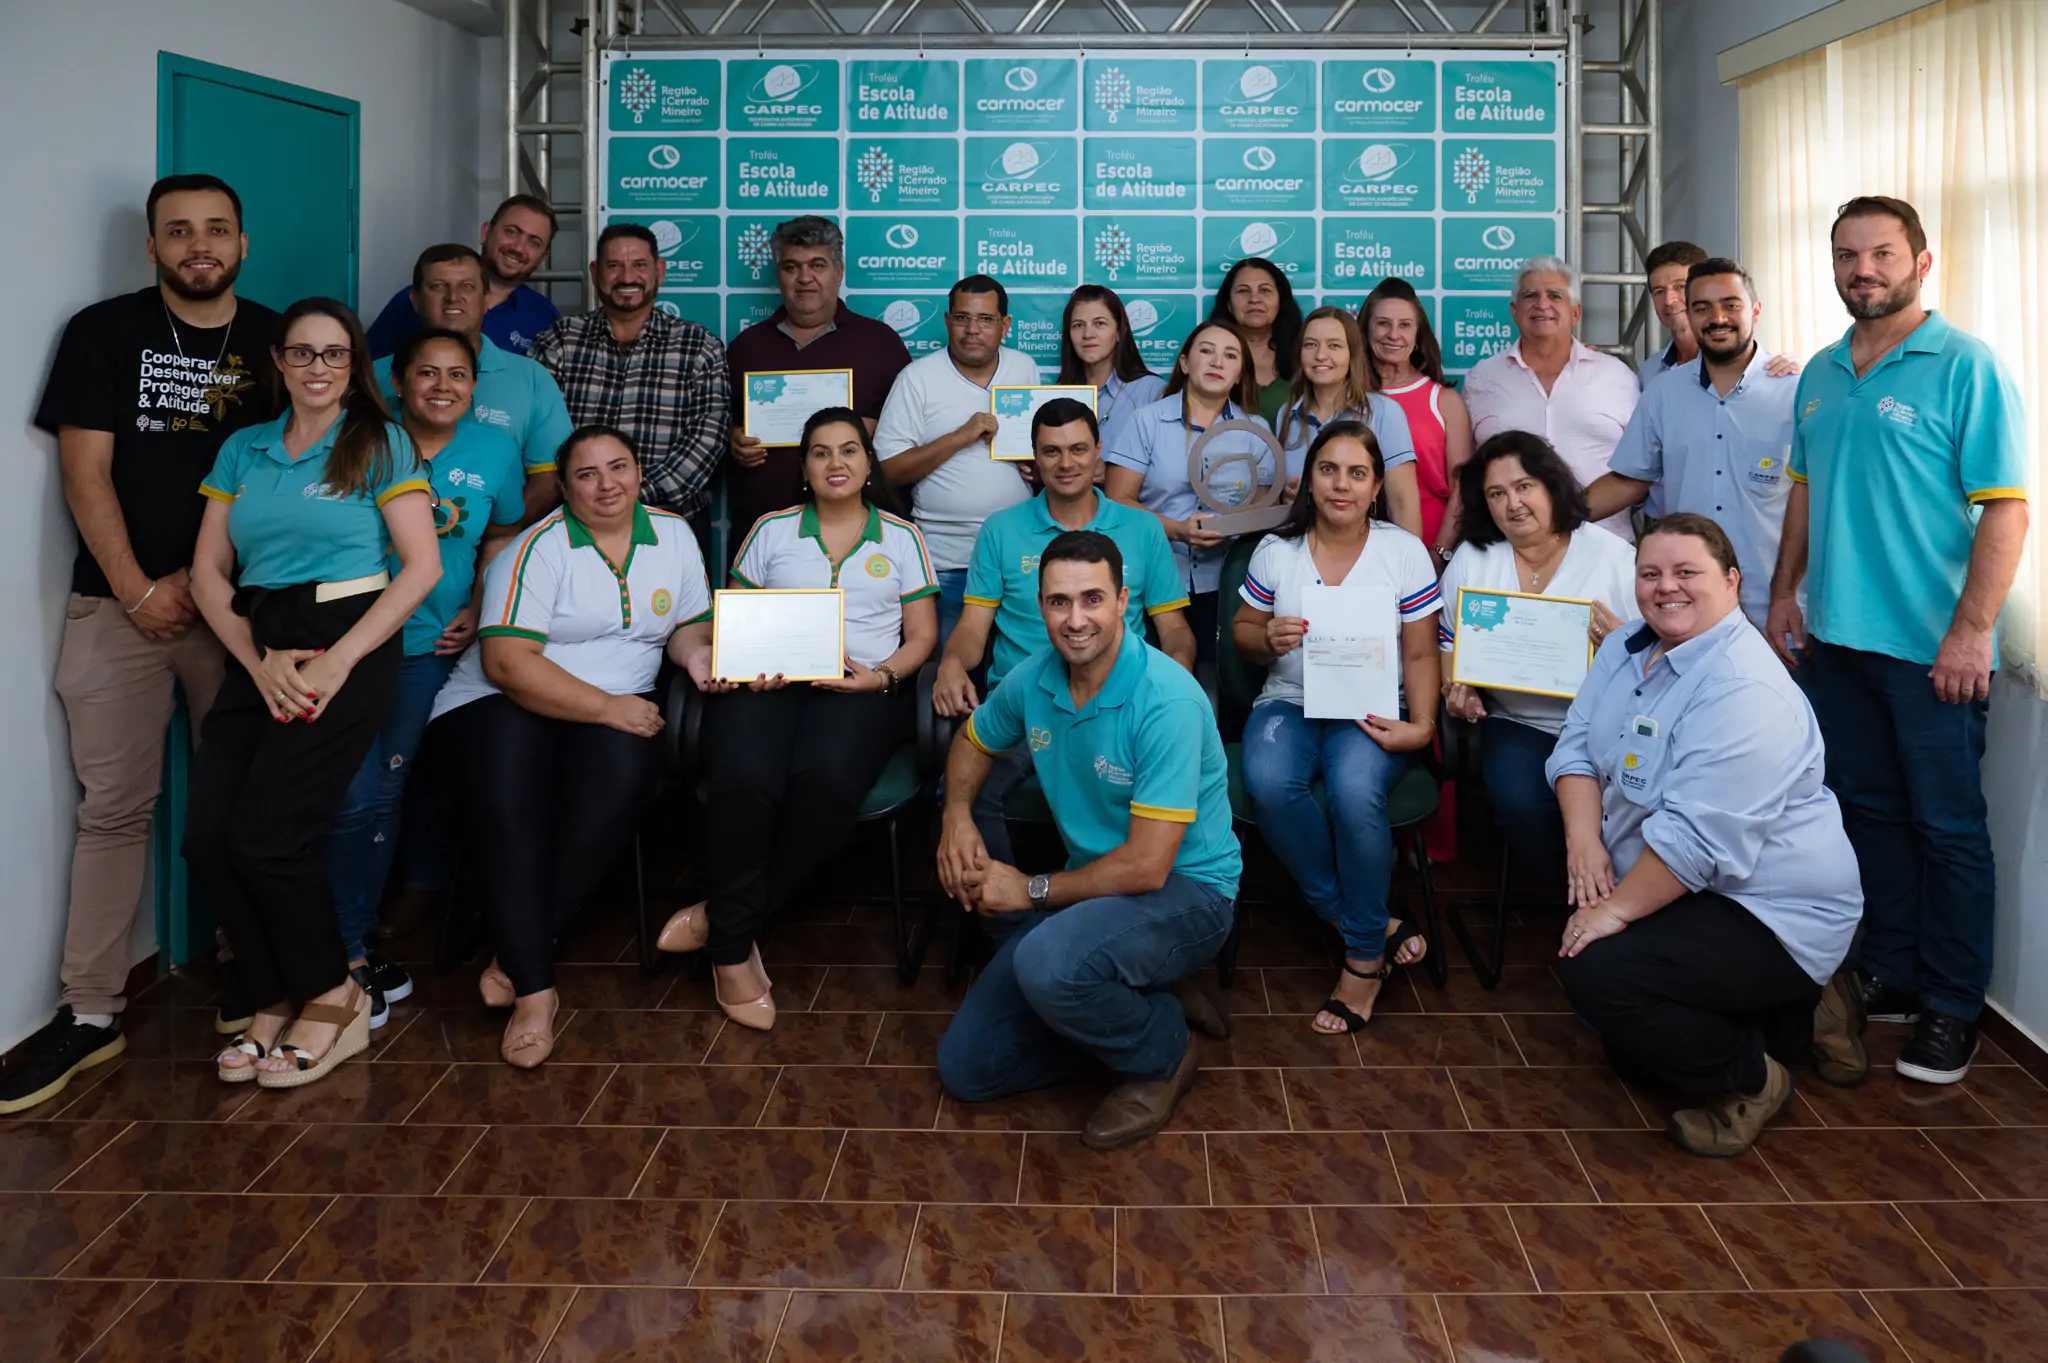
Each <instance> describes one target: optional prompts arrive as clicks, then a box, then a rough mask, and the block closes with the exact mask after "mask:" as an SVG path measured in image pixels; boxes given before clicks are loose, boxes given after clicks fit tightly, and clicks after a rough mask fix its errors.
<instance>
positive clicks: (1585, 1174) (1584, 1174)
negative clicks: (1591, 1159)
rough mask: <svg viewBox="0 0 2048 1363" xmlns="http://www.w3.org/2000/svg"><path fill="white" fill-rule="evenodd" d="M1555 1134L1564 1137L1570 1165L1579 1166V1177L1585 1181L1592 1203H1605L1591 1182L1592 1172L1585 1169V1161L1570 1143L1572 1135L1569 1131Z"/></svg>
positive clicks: (1571, 1142) (1576, 1147)
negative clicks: (1570, 1153)
mask: <svg viewBox="0 0 2048 1363" xmlns="http://www.w3.org/2000/svg"><path fill="white" fill-rule="evenodd" d="M1557 1134H1558V1135H1560V1136H1563V1137H1564V1148H1565V1149H1567V1150H1569V1151H1571V1152H1572V1163H1574V1164H1576V1165H1578V1166H1579V1177H1580V1178H1582V1179H1584V1180H1586V1191H1587V1192H1589V1193H1591V1194H1592V1195H1593V1201H1594V1202H1595V1203H1599V1202H1603V1201H1605V1199H1604V1198H1602V1197H1601V1196H1600V1189H1599V1187H1598V1186H1597V1185H1595V1184H1594V1182H1593V1173H1592V1171H1591V1170H1590V1169H1588V1168H1586V1161H1585V1160H1584V1159H1582V1158H1581V1157H1580V1155H1579V1147H1578V1146H1577V1145H1576V1144H1574V1143H1573V1141H1572V1133H1571V1132H1569V1131H1560V1132H1558V1133H1557Z"/></svg>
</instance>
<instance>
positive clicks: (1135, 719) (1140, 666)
mask: <svg viewBox="0 0 2048 1363" xmlns="http://www.w3.org/2000/svg"><path fill="white" fill-rule="evenodd" d="M962 732H964V733H965V734H966V735H967V738H968V741H969V742H971V743H973V744H974V746H975V747H977V748H980V749H981V750H982V751H983V752H985V753H988V754H989V755H990V756H1001V755H1002V754H1004V753H1007V752H1009V751H1011V750H1012V749H1014V748H1016V746H1017V745H1018V744H1020V743H1024V742H1027V741H1028V742H1029V743H1030V745H1031V765H1032V767H1033V769H1034V770H1036V771H1037V773H1038V783H1039V785H1040V786H1041V787H1043V788H1044V790H1045V801H1046V804H1047V805H1049V806H1050V807H1051V809H1052V817H1053V822H1054V823H1057V824H1058V825H1059V828H1060V836H1061V837H1062V838H1063V839H1065V841H1066V844H1067V869H1069V870H1072V869H1074V868H1075V867H1078V866H1084V865H1086V864H1087V863H1089V862H1091V861H1094V860H1096V859H1097V858H1100V857H1103V856H1107V855H1108V854H1109V853H1110V852H1112V851H1114V850H1115V849H1116V848H1118V847H1121V846H1123V844H1124V842H1125V841H1126V840H1127V839H1128V838H1129V836H1130V828H1131V818H1132V816H1133V815H1135V816H1137V817H1138V818H1141V819H1159V820H1162V821H1164V822H1167V823H1178V824H1186V825H1187V831H1186V833H1185V834H1184V835H1183V836H1182V838H1181V843H1180V850H1179V851H1178V852H1177V853H1175V855H1174V859H1173V869H1174V871H1175V872H1176V873H1177V874H1179V875H1184V876H1186V877H1187V878H1188V879H1190V880H1198V881H1200V882H1202V883H1203V884H1204V885H1212V886H1214V887H1216V889H1218V890H1220V891H1221V892H1222V893H1224V894H1226V895H1228V896H1230V897H1231V898H1233V899H1235V898H1236V897H1237V881H1238V876H1239V875H1240V874H1241V873H1242V871H1243V869H1244V866H1243V861H1242V859H1241V857H1240V855H1239V852H1238V846H1237V834H1236V833H1234V832H1233V831H1231V826H1230V791H1229V786H1228V780H1229V778H1228V775H1227V770H1228V769H1227V768H1226V766H1225V764H1224V758H1223V740H1222V739H1221V738H1219V737H1218V736H1217V733H1216V718H1215V716H1214V715H1213V714H1211V713H1210V710H1209V698H1208V697H1207V696H1206V695H1204V694H1203V693H1202V688H1201V685H1200V683H1198V682H1196V680H1195V679H1194V678H1193V677H1191V676H1189V675H1188V673H1187V670H1186V669H1185V668H1183V667H1182V666H1181V665H1180V664H1179V663H1177V662H1175V661H1174V660H1173V659H1171V658H1169V657H1167V656H1166V655H1165V654H1164V653H1161V652H1160V651H1159V650H1158V649H1156V648H1153V647H1152V646H1151V645H1150V644H1147V643H1146V642H1145V641H1144V640H1143V639H1142V638H1140V637H1138V636H1137V635H1135V634H1132V633H1130V632H1129V631H1125V633H1124V636H1123V641H1122V643H1121V644H1119V645H1118V651H1117V659H1116V665H1115V666H1114V667H1112V668H1111V669H1110V673H1109V680H1108V681H1106V682H1104V683H1103V686H1102V690H1101V691H1099V692H1097V693H1096V695H1095V697H1094V699H1092V700H1090V701H1089V702H1088V703H1087V704H1086V705H1085V706H1082V707H1081V708H1080V709H1078V710H1077V709H1075V708H1074V698H1073V693H1072V692H1071V691H1070V690H1069V689H1068V684H1067V664H1066V660H1065V659H1063V658H1062V657H1060V655H1059V652H1058V650H1056V649H1054V648H1053V647H1052V645H1050V644H1047V645H1046V646H1045V647H1044V648H1042V649H1040V650H1039V651H1038V652H1036V653H1033V654H1032V655H1031V656H1030V657H1028V658H1026V659H1025V660H1024V661H1023V662H1021V663H1019V664H1018V665H1017V667H1016V669H1015V670H1014V671H1012V672H1011V673H1010V675H1009V676H1008V677H1007V678H1005V679H1004V681H1003V684H1002V685H1001V686H998V687H997V688H996V689H995V690H994V691H993V692H992V693H990V695H989V697H988V699H987V700H985V701H983V702H982V704H981V705H980V706H979V707H978V708H977V709H976V710H975V711H974V713H973V714H972V715H969V716H968V718H967V723H966V725H965V727H964V728H963V730H962Z"/></svg>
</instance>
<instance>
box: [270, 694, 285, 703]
mask: <svg viewBox="0 0 2048 1363" xmlns="http://www.w3.org/2000/svg"><path fill="white" fill-rule="evenodd" d="M272 699H273V700H275V701H276V702H277V703H278V704H279V705H282V704H284V692H282V691H279V692H278V693H277V694H276V695H275V696H273V697H272Z"/></svg>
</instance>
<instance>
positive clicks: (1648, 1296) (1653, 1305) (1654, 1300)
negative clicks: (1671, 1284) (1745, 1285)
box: [1643, 1279, 1748, 1363]
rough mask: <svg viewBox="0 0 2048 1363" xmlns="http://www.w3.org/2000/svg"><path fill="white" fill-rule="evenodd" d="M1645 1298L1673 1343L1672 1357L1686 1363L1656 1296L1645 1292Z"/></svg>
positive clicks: (1665, 1334) (1665, 1336)
mask: <svg viewBox="0 0 2048 1363" xmlns="http://www.w3.org/2000/svg"><path fill="white" fill-rule="evenodd" d="M1744 1281H1745V1282H1747V1281H1748V1280H1747V1279H1744ZM1643 1297H1644V1299H1645V1300H1647V1301H1648V1302H1649V1303H1650V1314H1651V1315H1653V1316H1655V1317H1656V1318H1657V1325H1658V1326H1659V1328H1661V1329H1662V1330H1663V1331H1664V1338H1666V1339H1668V1340H1670V1341H1671V1356H1672V1357H1673V1358H1675V1359H1678V1360H1679V1363H1684V1360H1685V1350H1683V1349H1681V1348H1679V1347H1678V1336H1677V1334H1676V1333H1674V1332H1673V1330H1672V1329H1671V1322H1670V1321H1668V1320H1666V1319H1664V1313H1663V1312H1662V1311H1660V1310H1658V1309H1657V1298H1656V1295H1655V1294H1654V1293H1650V1292H1645V1293H1643Z"/></svg>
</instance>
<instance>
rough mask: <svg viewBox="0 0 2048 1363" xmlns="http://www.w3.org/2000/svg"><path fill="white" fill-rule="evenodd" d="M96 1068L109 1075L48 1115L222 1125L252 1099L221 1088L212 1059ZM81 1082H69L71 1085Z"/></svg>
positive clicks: (248, 1093)
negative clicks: (218, 1123) (220, 1123)
mask: <svg viewBox="0 0 2048 1363" xmlns="http://www.w3.org/2000/svg"><path fill="white" fill-rule="evenodd" d="M99 1068H100V1069H102V1070H106V1071H107V1072H108V1073H107V1075H106V1077H105V1078H103V1079H99V1080H98V1081H97V1082H96V1083H94V1084H93V1085H92V1086H91V1087H90V1088H86V1089H85V1090H84V1091H83V1092H81V1093H80V1094H79V1095H78V1097H77V1098H75V1099H73V1100H71V1101H70V1102H68V1103H65V1102H63V1101H62V1100H59V1103H58V1104H53V1107H57V1108H58V1110H57V1111H53V1112H51V1113H50V1115H51V1116H53V1117H54V1116H58V1115H62V1116H63V1117H64V1118H65V1119H66V1120H69V1121H93V1122H104V1121H115V1122H224V1121H226V1120H227V1119H228V1118H229V1117H232V1116H233V1115H234V1114H235V1111H236V1109H238V1108H240V1107H242V1106H243V1105H244V1104H246V1103H248V1102H249V1101H250V1100H251V1099H253V1098H254V1097H255V1096H256V1085H254V1084H223V1083H222V1082H221V1081H220V1077H219V1073H218V1071H216V1070H215V1069H214V1066H213V1062H211V1061H200V1060H123V1061H121V1062H119V1063H118V1064H115V1065H111V1066H108V1065H102V1066H100V1067H99ZM343 1068H344V1069H346V1068H348V1067H347V1066H344V1067H343ZM88 1073H91V1071H88ZM83 1078H84V1076H83V1075H81V1076H80V1077H79V1079H74V1080H72V1081H71V1082H72V1085H73V1087H74V1088H76V1087H78V1086H79V1084H80V1081H81V1080H82V1079H83ZM67 1096H68V1095H67ZM263 1096H264V1097H272V1096H274V1095H273V1094H265V1095H263Z"/></svg>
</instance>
